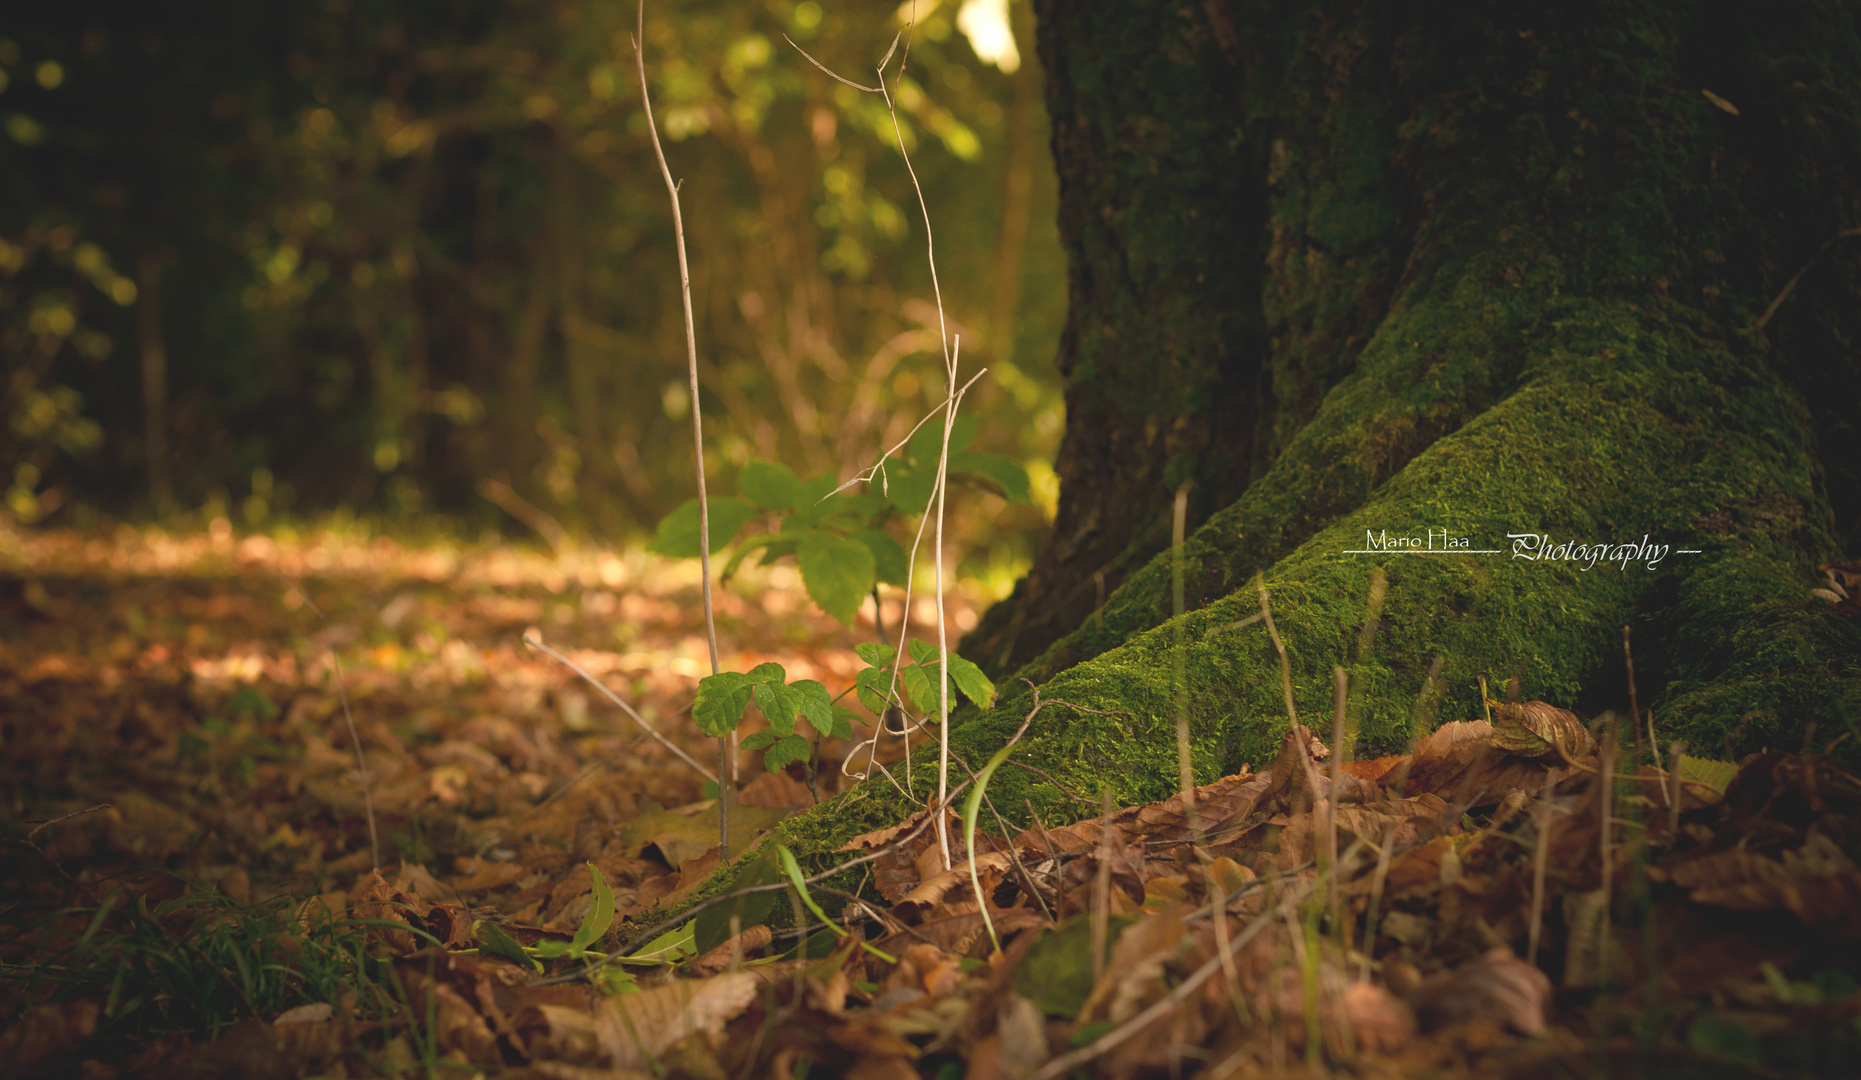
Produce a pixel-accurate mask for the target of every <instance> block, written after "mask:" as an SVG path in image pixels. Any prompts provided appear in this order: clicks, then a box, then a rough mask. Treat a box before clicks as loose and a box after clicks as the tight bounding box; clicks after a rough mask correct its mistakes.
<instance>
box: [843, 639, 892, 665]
mask: <svg viewBox="0 0 1861 1080" xmlns="http://www.w3.org/2000/svg"><path fill="white" fill-rule="evenodd" d="M853 654H854V655H855V656H858V657H859V658H860V659H861V660H864V661H865V662H866V664H867V666H869V667H884V666H885V665H887V664H889V663H891V662H892V661H893V660H896V659H898V650H897V649H894V648H892V647H891V646H890V645H887V644H885V643H884V642H882V641H862V642H860V643H859V644H858V645H855V646H853Z"/></svg>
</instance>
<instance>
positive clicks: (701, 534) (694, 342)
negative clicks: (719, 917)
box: [633, 0, 731, 863]
mask: <svg viewBox="0 0 1861 1080" xmlns="http://www.w3.org/2000/svg"><path fill="white" fill-rule="evenodd" d="M633 59H634V66H635V68H636V69H637V70H638V72H639V76H640V105H641V107H642V108H643V109H644V110H645V112H646V130H647V133H648V134H650V135H651V136H652V140H653V156H654V157H656V158H657V159H658V161H659V175H660V176H661V177H662V178H663V179H664V180H665V182H666V194H667V195H668V196H670V197H671V199H672V231H673V233H674V235H675V236H676V237H677V239H678V276H679V297H680V299H681V300H682V301H683V302H684V306H685V366H686V371H687V374H688V376H689V380H690V383H691V450H692V463H693V465H694V467H695V468H696V470H697V474H698V572H699V574H700V575H701V577H702V582H701V585H702V592H703V596H704V642H705V644H706V645H707V646H708V647H709V648H710V652H711V674H713V675H715V674H717V672H718V670H719V667H720V665H719V663H718V659H717V616H716V613H715V611H714V610H713V608H712V603H711V504H710V500H709V499H708V498H707V497H706V494H705V490H704V410H703V408H701V407H700V405H699V400H698V331H697V328H696V326H695V324H694V322H693V320H692V313H691V264H690V262H689V261H688V260H687V258H686V255H685V217H684V214H683V212H682V211H681V210H680V209H679V198H678V187H679V186H678V181H676V180H674V179H672V168H671V166H669V165H667V164H666V152H665V148H664V147H663V146H661V145H660V143H659V125H658V124H657V123H655V122H654V120H653V100H652V93H651V91H650V90H648V89H647V86H646V0H640V4H639V9H638V14H637V18H636V22H635V26H634V39H633ZM730 756H731V755H730V741H729V740H728V739H724V738H719V739H718V740H717V856H718V860H719V862H720V863H721V862H724V861H728V860H729V858H730V784H729V782H728V781H727V780H726V779H725V776H726V775H727V774H728V773H730V771H731V769H730Z"/></svg>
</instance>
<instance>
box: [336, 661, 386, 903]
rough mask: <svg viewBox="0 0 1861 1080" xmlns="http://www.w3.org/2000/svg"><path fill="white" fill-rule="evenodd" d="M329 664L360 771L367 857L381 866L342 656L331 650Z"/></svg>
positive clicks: (370, 788) (370, 789)
mask: <svg viewBox="0 0 1861 1080" xmlns="http://www.w3.org/2000/svg"><path fill="white" fill-rule="evenodd" d="M330 665H331V666H332V667H333V668H335V670H336V695H337V697H339V698H340V699H341V700H342V718H343V720H345V721H347V722H348V724H349V742H350V744H351V745H352V746H354V747H355V767H356V768H357V769H359V770H360V771H361V773H362V809H363V810H365V811H367V813H368V857H369V859H370V860H371V861H372V862H373V864H374V865H375V866H376V867H380V866H381V837H380V835H379V834H378V833H377V832H376V831H375V780H374V777H373V776H371V775H370V774H369V771H368V759H367V758H365V757H363V756H362V737H361V736H360V735H358V734H356V731H355V714H354V713H352V712H350V711H349V690H348V688H347V687H345V686H344V685H343V679H342V658H341V657H339V656H337V655H336V653H335V652H334V651H333V650H332V651H331V652H330Z"/></svg>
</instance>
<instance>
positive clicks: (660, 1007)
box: [593, 972, 761, 1069]
mask: <svg viewBox="0 0 1861 1080" xmlns="http://www.w3.org/2000/svg"><path fill="white" fill-rule="evenodd" d="M760 982H761V980H759V979H757V978H756V976H754V975H750V974H747V973H744V972H738V973H737V974H735V975H715V976H712V977H711V978H708V979H698V980H687V979H680V980H677V981H675V982H670V983H665V984H662V985H660V986H654V987H651V988H649V989H646V990H642V991H640V992H639V993H637V994H623V995H621V996H619V997H614V998H601V999H599V1000H597V1001H596V1002H595V1003H594V1019H593V1032H594V1039H595V1042H596V1044H597V1045H598V1046H599V1048H600V1052H601V1055H602V1056H603V1057H604V1058H605V1059H606V1060H605V1062H603V1064H606V1065H608V1066H609V1067H610V1068H616V1069H642V1068H649V1067H650V1065H649V1062H650V1061H653V1060H657V1059H658V1058H660V1057H662V1056H664V1054H665V1053H666V1051H668V1050H670V1049H672V1047H674V1046H675V1045H677V1044H678V1043H679V1042H681V1041H682V1040H684V1039H685V1038H686V1037H687V1036H689V1035H693V1034H696V1033H700V1032H702V1033H704V1034H707V1035H715V1034H717V1033H719V1032H721V1031H723V1030H724V1025H725V1024H727V1023H729V1022H730V1021H731V1020H734V1019H735V1018H736V1017H737V1016H738V1015H739V1014H740V1013H742V1012H743V1010H744V1009H747V1008H749V1005H750V1002H752V1001H754V1000H755V999H756V988H757V986H758V985H760Z"/></svg>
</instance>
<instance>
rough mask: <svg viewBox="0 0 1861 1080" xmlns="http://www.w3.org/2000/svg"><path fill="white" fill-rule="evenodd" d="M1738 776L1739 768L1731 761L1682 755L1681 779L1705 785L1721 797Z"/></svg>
mask: <svg viewBox="0 0 1861 1080" xmlns="http://www.w3.org/2000/svg"><path fill="white" fill-rule="evenodd" d="M1737 775H1738V766H1737V765H1736V764H1734V763H1732V762H1730V761H1714V760H1713V759H1711V758H1696V757H1688V756H1687V755H1685V754H1682V755H1680V779H1682V780H1688V781H1691V782H1693V783H1695V784H1703V785H1705V786H1706V787H1709V788H1711V789H1712V790H1714V791H1716V792H1718V793H1719V794H1721V795H1723V794H1725V789H1726V788H1728V787H1730V786H1731V784H1732V780H1733V778H1735V777H1736V776H1737Z"/></svg>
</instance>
